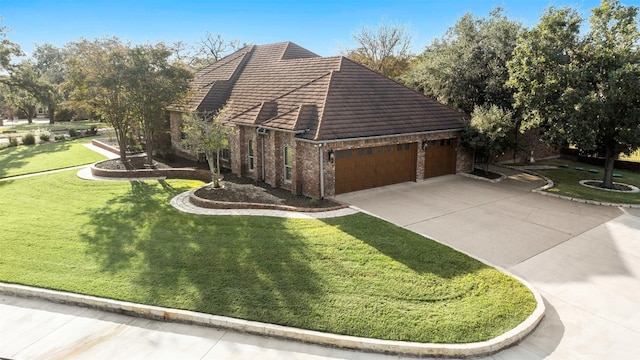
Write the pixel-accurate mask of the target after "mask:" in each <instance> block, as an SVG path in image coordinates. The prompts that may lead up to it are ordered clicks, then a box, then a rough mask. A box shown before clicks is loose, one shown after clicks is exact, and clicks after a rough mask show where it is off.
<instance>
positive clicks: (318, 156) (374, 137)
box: [169, 42, 471, 198]
mask: <svg viewBox="0 0 640 360" xmlns="http://www.w3.org/2000/svg"><path fill="white" fill-rule="evenodd" d="M227 102H230V103H231V104H232V106H231V110H230V111H231V120H230V121H231V123H232V124H233V127H234V129H233V131H232V133H231V135H230V139H229V149H228V151H224V154H223V156H222V160H223V161H225V162H226V164H227V166H228V167H229V168H230V169H231V171H232V172H233V173H234V174H237V175H239V176H243V177H249V178H252V179H255V180H256V181H264V182H266V183H267V184H269V185H271V186H273V187H280V188H285V189H288V190H290V191H292V192H293V193H295V194H303V195H306V196H310V197H314V198H323V197H332V196H334V195H336V194H341V193H346V192H350V191H356V190H361V189H367V188H373V187H378V186H383V185H390V184H395V183H400V182H407V181H420V180H423V179H425V178H429V177H434V176H440V175H445V174H453V173H456V172H457V171H461V170H468V169H469V168H470V166H471V164H470V159H469V156H468V155H467V154H466V152H464V151H461V150H460V149H459V144H460V141H459V135H460V132H461V130H462V122H461V121H462V119H463V118H464V116H465V115H464V114H462V113H460V112H458V111H456V110H454V109H451V108H449V107H447V106H445V105H442V104H440V103H438V102H436V101H434V100H432V99H430V98H427V97H425V96H423V95H421V94H419V93H416V92H414V91H413V90H410V89H408V88H406V87H404V86H402V85H400V84H398V83H396V82H395V81H393V80H390V79H388V78H386V77H384V76H382V75H379V74H377V73H375V72H373V71H371V70H369V69H367V68H366V67H363V66H362V65H360V64H357V63H355V62H353V61H351V60H349V59H347V58H345V57H343V56H335V57H320V56H318V55H316V54H314V53H312V52H311V51H309V50H306V49H304V48H302V47H300V46H298V45H296V44H293V43H290V42H284V43H277V44H270V45H251V46H246V47H244V48H242V49H240V50H238V51H236V52H235V53H233V54H231V55H229V56H227V57H225V58H223V59H221V60H220V61H218V62H216V63H214V64H212V65H210V66H207V67H205V68H203V69H201V70H199V71H198V72H197V73H196V74H195V77H194V80H193V83H192V93H191V96H190V97H189V99H188V102H187V104H186V106H185V107H183V108H174V109H172V110H171V111H170V113H169V118H170V123H171V134H172V135H171V136H172V139H171V141H172V147H173V149H174V151H175V152H176V154H177V155H180V156H186V153H185V152H184V151H182V150H181V132H180V126H181V117H182V113H183V112H184V111H197V112H198V113H200V114H202V115H206V114H212V113H214V112H216V111H217V110H218V109H220V108H221V107H223V106H224V105H225V104H226V103H227Z"/></svg>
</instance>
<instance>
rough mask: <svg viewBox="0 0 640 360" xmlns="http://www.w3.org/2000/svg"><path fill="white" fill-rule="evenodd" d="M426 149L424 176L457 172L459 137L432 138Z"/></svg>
mask: <svg viewBox="0 0 640 360" xmlns="http://www.w3.org/2000/svg"><path fill="white" fill-rule="evenodd" d="M426 145H427V146H426V147H425V149H424V178H425V179H428V178H431V177H436V176H442V175H448V174H455V173H456V146H457V139H455V138H454V139H441V140H430V141H429V142H427V144H426Z"/></svg>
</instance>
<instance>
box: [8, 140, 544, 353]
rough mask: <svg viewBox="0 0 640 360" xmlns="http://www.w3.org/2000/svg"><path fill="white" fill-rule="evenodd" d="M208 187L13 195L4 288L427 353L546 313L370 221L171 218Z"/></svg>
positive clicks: (467, 262)
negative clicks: (432, 345)
mask: <svg viewBox="0 0 640 360" xmlns="http://www.w3.org/2000/svg"><path fill="white" fill-rule="evenodd" d="M66 151H70V149H66ZM66 151H65V152H66ZM5 152H6V150H3V151H0V156H4V155H5ZM44 155H45V154H38V155H34V157H33V158H32V159H31V160H35V158H37V157H39V156H44ZM67 165H69V164H67ZM200 184H201V183H199V182H195V181H180V180H175V181H167V182H158V181H155V182H151V181H149V182H105V181H94V182H88V181H86V180H81V179H79V178H77V177H76V175H75V170H74V171H64V172H60V173H55V174H49V175H43V176H37V177H31V178H24V179H16V180H11V179H9V180H8V181H4V182H0V199H1V200H0V201H1V202H2V208H3V210H4V211H3V221H2V225H0V232H1V233H2V234H3V235H2V237H0V249H2V256H1V257H0V281H4V282H9V283H19V284H26V285H32V286H38V287H43V288H52V289H59V290H64V291H72V292H77V293H82V294H90V295H96V296H101V297H106V298H114V299H121V300H126V301H132V302H137V303H145V304H152V305H159V306H166V307H171V308H181V309H189V310H195V311H200V312H205V313H211V314H219V315H226V316H232V317H237V318H242V319H250V320H256V321H261V322H268V323H274V324H282V325H288V326H294V327H300V328H305V329H313V330H320V331H327V332H333V333H339V334H349V335H355V336H364V337H374V338H382V339H395V340H408V341H419V342H450V343H464V342H474V341H481V340H486V339H489V338H492V337H495V336H497V335H500V334H502V333H504V332H505V331H507V330H510V329H512V328H513V327H515V326H516V325H517V324H519V323H520V322H521V321H523V320H524V319H525V318H526V317H527V316H528V315H530V314H531V313H532V311H533V310H534V308H535V306H536V304H535V300H534V298H533V295H532V294H531V293H530V292H529V290H528V289H527V288H526V287H525V286H523V285H522V284H520V283H519V282H518V281H516V280H514V279H513V278H511V277H509V276H507V275H505V274H503V273H501V272H499V271H497V270H495V269H492V268H490V267H487V266H486V265H484V264H482V263H480V262H478V261H476V260H473V259H471V258H469V257H467V256H466V255H463V254H461V253H458V252H456V251H454V250H452V249H450V248H448V247H445V246H443V245H440V244H438V243H436V242H434V241H431V240H428V239H425V238H424V237H422V236H419V235H417V234H415V233H412V232H409V231H407V230H404V229H402V228H398V227H396V226H394V225H392V224H390V223H387V222H384V221H382V220H379V219H377V218H374V217H371V216H368V215H365V214H356V215H351V216H347V217H343V218H337V219H328V220H324V221H320V220H299V219H298V220H294V219H283V218H272V217H248V216H217V217H208V216H196V215H189V214H184V213H181V212H179V211H177V210H175V209H173V208H172V207H171V205H170V204H169V200H170V199H171V198H172V197H173V196H174V195H176V194H178V193H180V192H182V191H185V190H188V189H190V188H193V187H195V186H199V185H200Z"/></svg>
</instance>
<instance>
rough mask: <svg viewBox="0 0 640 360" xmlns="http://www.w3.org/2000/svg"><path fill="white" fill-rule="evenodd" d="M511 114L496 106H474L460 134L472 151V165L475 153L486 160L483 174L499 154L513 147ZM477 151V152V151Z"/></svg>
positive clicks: (513, 127)
mask: <svg viewBox="0 0 640 360" xmlns="http://www.w3.org/2000/svg"><path fill="white" fill-rule="evenodd" d="M512 117H513V113H512V112H511V111H507V110H504V109H502V108H500V107H498V106H496V105H491V106H488V105H484V106H477V105H476V106H475V108H474V109H473V113H472V114H471V122H469V123H468V124H467V125H466V127H465V130H464V132H463V134H462V141H463V142H464V143H465V144H466V145H467V146H469V147H471V148H472V149H473V151H474V153H473V156H474V159H473V164H474V165H475V162H476V160H475V156H476V153H478V152H479V153H480V154H481V155H482V156H483V157H485V158H486V159H487V161H486V166H487V167H486V168H485V172H487V171H488V170H489V169H488V166H489V163H490V162H491V161H492V160H493V159H494V158H495V157H496V156H497V155H500V154H504V153H505V151H506V150H507V149H509V148H511V147H512V146H513V137H512V136H511V134H513V131H514V129H515V124H514V122H513V119H512ZM478 150H479V151H478Z"/></svg>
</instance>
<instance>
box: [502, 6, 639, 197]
mask: <svg viewBox="0 0 640 360" xmlns="http://www.w3.org/2000/svg"><path fill="white" fill-rule="evenodd" d="M637 16H638V8H637V7H633V6H629V7H627V6H622V5H620V4H619V2H618V1H608V0H603V1H602V3H601V5H600V6H599V7H596V8H595V9H593V11H592V15H591V18H590V29H589V32H588V33H587V34H586V35H585V36H580V25H581V23H582V19H581V18H580V16H579V15H578V14H577V12H576V11H574V10H571V9H568V8H564V9H555V8H550V9H548V10H547V11H546V12H545V14H544V15H543V16H542V18H541V20H540V23H539V24H538V25H537V26H536V27H535V28H533V29H531V30H530V31H527V32H524V33H523V34H522V36H521V37H520V39H519V40H518V45H517V46H516V49H515V50H514V56H513V59H512V60H511V61H510V62H509V72H510V79H509V85H510V86H512V87H513V88H514V89H515V90H516V94H515V95H514V98H515V101H516V105H517V106H518V108H519V109H521V111H522V114H523V119H524V124H523V125H524V127H535V126H543V127H544V128H545V129H546V133H545V135H546V138H547V141H549V142H550V143H552V144H560V143H567V142H568V143H570V144H574V145H576V146H577V147H578V148H580V149H581V150H583V151H587V152H597V153H599V154H601V155H603V156H604V158H605V171H604V177H603V187H605V188H612V187H613V166H614V161H615V159H616V157H617V156H618V154H620V153H625V154H630V153H631V152H633V151H635V150H637V149H638V148H640V49H639V43H640V31H639V30H638V19H637Z"/></svg>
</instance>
